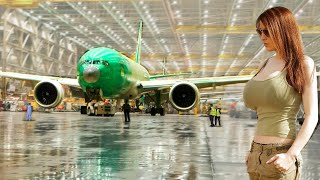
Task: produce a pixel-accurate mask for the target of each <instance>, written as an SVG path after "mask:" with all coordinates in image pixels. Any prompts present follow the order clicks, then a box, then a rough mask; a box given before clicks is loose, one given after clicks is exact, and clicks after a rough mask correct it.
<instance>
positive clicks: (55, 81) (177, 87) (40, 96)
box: [0, 21, 252, 115]
mask: <svg viewBox="0 0 320 180" xmlns="http://www.w3.org/2000/svg"><path fill="white" fill-rule="evenodd" d="M142 26H143V23H142V21H141V22H140V24H139V32H138V45H137V50H136V56H135V61H134V60H132V59H130V58H128V57H127V56H125V55H123V54H122V53H120V52H118V51H116V50H114V49H111V48H105V47H99V48H93V49H90V50H88V51H87V52H86V53H84V54H83V55H82V57H81V58H80V59H79V61H78V63H77V79H71V78H59V77H52V76H39V75H31V74H21V73H14V72H1V71H0V76H2V77H8V78H15V79H21V80H33V81H39V82H38V83H37V84H36V85H35V88H34V98H35V101H36V102H37V103H38V104H39V105H40V106H42V107H44V108H53V107H56V106H58V105H59V104H60V103H61V102H62V100H63V98H64V91H63V88H62V85H69V86H72V87H77V88H81V89H82V91H83V92H84V94H85V96H86V100H87V101H88V102H89V101H91V100H101V99H105V98H108V99H138V98H140V97H141V96H142V95H149V94H153V96H155V98H154V99H155V100H154V101H155V103H156V112H158V113H159V114H160V115H164V109H163V108H162V107H161V99H163V98H167V99H168V100H169V102H170V103H171V104H172V105H173V107H174V108H176V109H177V110H178V111H187V110H190V109H193V108H194V107H196V106H197V105H198V103H199V101H200V93H199V90H198V89H199V88H204V87H213V86H219V85H226V84H234V83H242V82H246V81H248V80H250V79H251V78H252V75H246V76H224V77H205V78H188V79H183V80H181V79H174V80H164V79H157V78H159V77H165V76H166V75H158V76H157V75H156V76H152V75H150V74H149V72H148V71H147V69H145V68H144V67H143V66H142V65H140V61H139V59H140V48H141V35H142ZM167 76H172V75H167ZM168 92H169V93H168ZM163 94H164V95H163ZM163 96H166V97H163ZM90 108H93V107H91V106H90V107H88V110H90ZM156 112H152V115H155V113H156Z"/></svg>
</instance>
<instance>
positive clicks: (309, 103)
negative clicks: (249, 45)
mask: <svg viewBox="0 0 320 180" xmlns="http://www.w3.org/2000/svg"><path fill="white" fill-rule="evenodd" d="M256 27H257V32H258V34H259V36H260V39H261V41H262V42H263V44H264V46H265V48H266V50H267V51H275V56H273V57H270V58H268V59H267V60H266V61H265V63H264V65H263V66H262V67H261V69H260V70H259V72H258V73H257V74H256V75H255V76H254V77H253V78H252V79H251V80H250V81H249V82H248V83H247V84H246V86H245V89H244V93H243V98H244V101H245V104H246V106H247V107H249V108H251V109H253V110H256V111H257V114H258V122H257V128H256V132H255V135H254V138H253V142H252V144H251V149H250V152H249V154H248V156H247V170H248V173H249V176H250V179H300V175H301V165H302V164H301V163H302V162H301V160H302V159H301V154H300V152H301V150H302V148H303V147H304V146H305V145H306V143H307V142H308V140H309V139H310V136H311V134H312V132H313V130H314V128H315V126H316V124H317V121H318V117H317V116H318V103H317V100H318V97H317V81H316V72H315V65H314V62H313V60H312V59H311V58H310V57H307V56H304V55H303V45H302V40H301V35H300V32H299V28H298V25H297V23H296V21H295V17H294V15H293V14H292V13H291V12H290V10H288V9H287V8H284V7H274V8H270V9H267V10H266V11H264V12H263V13H262V14H261V15H260V16H259V17H258V19H257V21H256ZM301 103H303V106H304V112H305V121H304V123H303V125H302V127H301V129H300V131H299V133H298V134H297V133H296V115H297V113H298V110H299V107H300V105H301Z"/></svg>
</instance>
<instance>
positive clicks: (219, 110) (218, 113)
mask: <svg viewBox="0 0 320 180" xmlns="http://www.w3.org/2000/svg"><path fill="white" fill-rule="evenodd" d="M220 115H221V109H220V108H218V109H217V110H216V116H220Z"/></svg>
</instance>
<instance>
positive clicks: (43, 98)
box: [34, 80, 64, 108]
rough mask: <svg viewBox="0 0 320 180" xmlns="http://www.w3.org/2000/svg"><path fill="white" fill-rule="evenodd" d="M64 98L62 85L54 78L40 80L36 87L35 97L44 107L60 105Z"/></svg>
mask: <svg viewBox="0 0 320 180" xmlns="http://www.w3.org/2000/svg"><path fill="white" fill-rule="evenodd" d="M63 98H64V90H63V88H62V85H61V84H60V83H59V82H57V81H54V80H44V81H40V82H39V83H38V84H37V85H36V86H35V87H34V99H35V100H36V102H37V103H38V104H39V105H40V106H42V107H44V108H54V107H56V106H58V105H59V104H60V103H61V101H62V99H63Z"/></svg>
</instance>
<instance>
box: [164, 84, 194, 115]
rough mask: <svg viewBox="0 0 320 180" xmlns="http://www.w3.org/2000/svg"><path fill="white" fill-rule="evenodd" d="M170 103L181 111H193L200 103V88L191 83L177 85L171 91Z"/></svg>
mask: <svg viewBox="0 0 320 180" xmlns="http://www.w3.org/2000/svg"><path fill="white" fill-rule="evenodd" d="M169 101H170V102H171V104H172V106H173V107H174V108H176V109H177V110H179V111H188V110H190V109H193V108H194V107H195V106H196V105H198V103H199V101H200V93H199V90H198V87H197V86H196V85H194V84H193V83H190V82H179V83H176V84H175V85H173V86H172V87H171V89H170V92H169Z"/></svg>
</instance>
